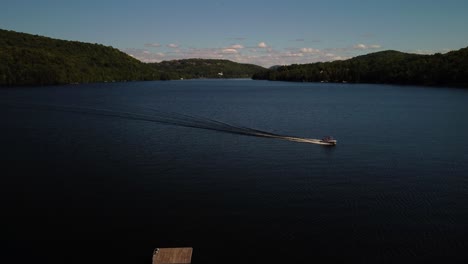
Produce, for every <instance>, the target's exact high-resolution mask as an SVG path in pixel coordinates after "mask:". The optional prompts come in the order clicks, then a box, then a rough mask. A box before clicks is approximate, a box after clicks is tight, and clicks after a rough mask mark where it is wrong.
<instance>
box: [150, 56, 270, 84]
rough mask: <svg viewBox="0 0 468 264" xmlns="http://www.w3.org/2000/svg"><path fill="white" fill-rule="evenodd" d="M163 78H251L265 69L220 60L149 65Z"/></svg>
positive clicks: (191, 60) (167, 62)
mask: <svg viewBox="0 0 468 264" xmlns="http://www.w3.org/2000/svg"><path fill="white" fill-rule="evenodd" d="M149 65H151V66H152V67H153V69H155V70H156V71H157V72H158V73H159V74H160V75H161V76H162V77H163V78H164V77H165V78H167V79H180V78H184V79H197V78H252V76H253V75H254V74H255V73H257V72H259V71H263V70H265V68H263V67H261V66H258V65H254V64H246V63H237V62H233V61H229V60H220V59H184V60H172V61H163V62H160V63H150V64H149Z"/></svg>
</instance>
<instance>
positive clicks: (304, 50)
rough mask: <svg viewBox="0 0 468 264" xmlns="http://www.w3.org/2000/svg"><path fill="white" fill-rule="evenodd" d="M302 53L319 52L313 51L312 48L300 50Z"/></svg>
mask: <svg viewBox="0 0 468 264" xmlns="http://www.w3.org/2000/svg"><path fill="white" fill-rule="evenodd" d="M301 52H302V53H318V52H320V50H318V49H314V48H302V49H301Z"/></svg>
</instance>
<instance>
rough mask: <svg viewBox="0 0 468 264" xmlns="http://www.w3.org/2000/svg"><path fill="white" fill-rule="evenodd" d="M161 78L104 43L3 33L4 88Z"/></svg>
mask: <svg viewBox="0 0 468 264" xmlns="http://www.w3.org/2000/svg"><path fill="white" fill-rule="evenodd" d="M153 79H159V76H158V75H157V73H156V72H155V71H154V70H153V69H152V68H151V67H150V66H149V65H146V64H144V63H142V62H140V61H138V60H136V59H134V58H132V57H130V56H128V55H127V54H125V53H123V52H121V51H119V50H117V49H114V48H112V47H105V46H103V45H100V44H89V43H82V42H78V41H64V40H57V39H52V38H47V37H42V36H36V35H30V34H25V33H18V32H14V31H6V30H0V85H3V86H9V85H45V84H65V83H77V82H78V83H89V82H105V81H109V82H110V81H127V80H128V81H130V80H153Z"/></svg>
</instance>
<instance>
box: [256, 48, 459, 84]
mask: <svg viewBox="0 0 468 264" xmlns="http://www.w3.org/2000/svg"><path fill="white" fill-rule="evenodd" d="M253 78H254V79H264V80H273V81H274V80H278V81H295V82H348V83H387V84H409V85H432V86H460V87H468V48H463V49H460V50H458V51H451V52H448V53H446V54H440V53H437V54H434V55H418V54H409V53H403V52H399V51H394V50H387V51H380V52H375V53H370V54H367V55H362V56H357V57H354V58H352V59H348V60H344V61H333V62H318V63H311V64H302V65H297V64H293V65H289V66H280V67H276V68H273V69H272V68H270V69H269V70H265V71H262V72H258V73H257V74H255V75H254V76H253Z"/></svg>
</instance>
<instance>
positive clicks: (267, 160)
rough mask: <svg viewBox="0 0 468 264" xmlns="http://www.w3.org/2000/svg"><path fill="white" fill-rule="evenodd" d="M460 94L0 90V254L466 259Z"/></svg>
mask: <svg viewBox="0 0 468 264" xmlns="http://www.w3.org/2000/svg"><path fill="white" fill-rule="evenodd" d="M467 102H468V91H465V90H461V89H450V88H443V89H442V88H426V87H404V86H385V85H350V84H310V83H284V82H266V81H251V80H196V81H170V82H135V83H112V84H89V85H75V86H56V87H30V88H10V89H2V90H0V110H1V111H0V116H1V120H2V122H1V123H2V128H1V132H0V133H1V134H0V144H1V150H0V155H1V160H2V168H3V169H2V170H3V172H2V176H1V180H2V184H1V187H0V191H1V198H2V199H1V201H2V202H1V203H2V210H3V213H2V215H4V221H5V222H6V224H5V225H4V230H5V231H4V232H3V234H2V238H1V240H2V242H4V244H6V245H7V246H6V247H4V248H3V249H2V250H4V254H2V256H3V258H5V259H6V258H9V259H10V258H13V259H16V260H17V262H26V261H25V260H28V259H31V258H34V259H37V260H42V261H48V262H56V263H64V262H68V263H69V262H71V263H75V262H76V263H83V261H85V262H101V263H102V261H106V263H107V262H109V263H111V262H114V263H115V262H119V263H150V262H151V254H152V250H153V249H154V248H155V247H172V246H192V247H194V255H193V261H192V263H194V264H195V263H252V262H256V263H258V262H260V263H269V262H273V261H283V262H284V263H303V262H307V263H309V262H310V263H312V262H313V261H315V260H318V259H319V258H323V257H326V258H327V260H329V261H346V262H362V263H365V262H368V263H376V262H388V263H393V262H401V261H419V262H422V261H434V260H436V261H437V260H439V261H448V262H454V261H460V262H463V261H467V260H468V253H466V252H468V238H467V237H468V224H467V223H468V140H467V139H465V136H466V135H468V121H467V120H468V119H467V118H466V117H467V116H468V106H467ZM207 120H211V121H207ZM210 122H211V123H210ZM213 122H222V123H227V124H229V125H231V126H233V127H236V128H238V129H241V130H242V129H247V130H249V129H250V130H252V129H255V130H261V131H266V132H269V133H274V134H279V135H288V136H295V137H301V138H320V137H322V136H325V135H333V136H334V137H335V138H337V139H338V145H337V146H336V147H326V146H320V145H313V144H304V143H298V142H290V141H283V140H277V139H275V138H265V137H255V136H248V135H245V133H244V134H242V133H233V132H236V131H237V132H239V130H236V131H226V129H227V127H226V126H225V125H222V124H221V123H217V124H216V123H213ZM187 124H188V125H187ZM214 127H216V128H218V129H213V128H214ZM219 128H223V129H224V131H223V129H219ZM247 130H242V131H244V132H245V131H247ZM0 258H2V257H0Z"/></svg>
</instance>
